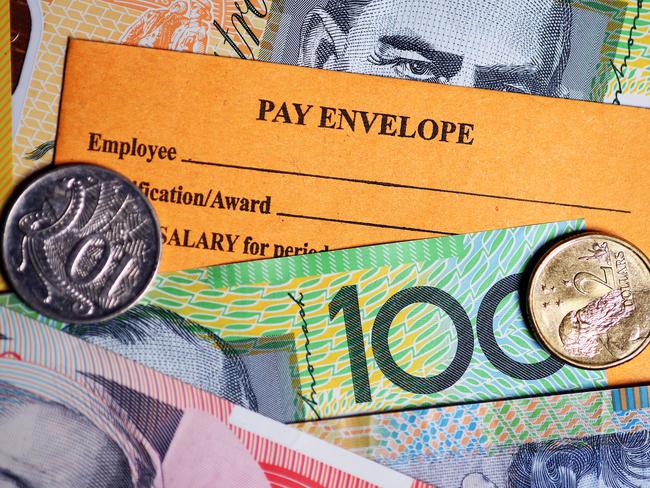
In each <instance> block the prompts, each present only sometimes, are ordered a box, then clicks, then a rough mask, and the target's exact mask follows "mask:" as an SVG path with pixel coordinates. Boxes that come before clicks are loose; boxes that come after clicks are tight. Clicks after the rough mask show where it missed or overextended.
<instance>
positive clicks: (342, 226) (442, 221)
mask: <svg viewBox="0 0 650 488" xmlns="http://www.w3.org/2000/svg"><path fill="white" fill-rule="evenodd" d="M648 127H650V111H648V110H646V109H637V108H629V107H614V106H606V105H602V104H597V103H590V102H577V101H571V100H558V99H553V98H544V97H536V96H528V95H521V94H512V93H498V92H494V91H488V90H479V89H468V88H458V87H451V86H443V85H435V84H427V83H421V82H412V81H404V80H395V79H387V78H380V77H373V76H367V75H357V74H348V73H338V72H331V71H322V70H314V69H309V68H300V67H292V66H281V65H277V64H270V63H263V62H248V61H242V60H236V59H228V58H220V57H215V56H205V55H194V54H184V53H177V52H169V51H162V50H154V49H145V48H137V47H128V46H121V45H113V44H103V43H97V42H89V41H77V40H72V41H70V44H69V47H68V56H67V63H66V69H65V77H64V90H63V96H62V102H61V111H60V121H59V128H58V136H57V143H56V154H55V160H56V162H57V163H73V162H88V163H94V164H99V165H102V166H105V167H108V168H111V169H113V170H116V171H118V172H120V173H123V174H125V175H127V176H128V177H129V178H130V179H132V180H133V181H134V182H135V183H136V184H137V185H138V186H139V187H140V189H141V190H142V191H143V192H144V193H145V194H146V195H147V196H148V198H149V199H150V200H151V202H152V203H153V205H154V207H155V209H156V210H157V212H158V216H159V218H160V222H161V228H162V234H163V238H164V242H165V245H164V251H163V263H162V268H161V269H162V270H163V271H168V270H174V269H183V268H190V267H198V266H202V265H208V264H219V263H227V262H235V261H243V260H250V259H256V258H268V257H277V256H288V255H296V254H304V253H311V252H317V251H321V250H328V249H336V248H344V247H352V246H358V245H365V244H373V243H383V242H389V241H397V240H404V239H415V238H419V237H431V236H436V235H445V234H456V233H466V232H471V231H480V230H485V229H492V228H501V227H511V226H518V225H523V224H532V223H541V222H548V221H556V220H562V219H573V218H576V217H585V218H586V219H587V223H588V225H589V227H590V228H591V229H593V230H600V231H605V232H609V233H612V234H615V235H619V236H621V237H624V238H626V239H629V240H631V241H632V242H634V243H636V245H638V246H639V247H640V248H642V249H643V250H645V251H646V252H650V231H649V230H648V227H647V225H646V224H647V219H648V216H649V215H650V212H649V210H650V196H648V181H649V180H650V165H649V164H648V160H649V158H648V156H649V152H650V149H649V148H650V146H649V145H648V144H647V136H648Z"/></svg>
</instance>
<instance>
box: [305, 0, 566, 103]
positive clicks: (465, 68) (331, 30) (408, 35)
mask: <svg viewBox="0 0 650 488" xmlns="http://www.w3.org/2000/svg"><path fill="white" fill-rule="evenodd" d="M320 4H321V6H317V7H315V8H313V9H312V10H311V11H310V12H309V13H308V14H307V15H306V16H305V19H304V21H303V25H302V31H301V34H300V48H299V49H300V57H299V62H300V64H302V65H306V66H312V67H319V68H329V69H335V70H341V71H352V72H357V73H366V74H376V75H383V76H391V77H397V78H407V79H414V80H421V81H428V82H434V83H448V84H452V85H460V86H473V87H479V88H490V89H495V90H501V91H514V92H523V93H531V94H537V95H547V96H555V97H558V96H562V97H563V96H567V95H568V92H567V91H566V90H565V89H564V87H563V86H562V77H563V74H564V70H565V68H566V66H567V62H568V60H569V54H570V50H571V30H572V5H571V2H570V0H531V1H529V2H521V1H519V0H499V1H495V0H481V1H478V2H477V1H475V0H445V1H440V2H428V1H427V2H424V1H422V0H412V1H408V2H407V1H402V0H328V1H327V2H326V3H324V2H320ZM296 8H297V7H296Z"/></svg>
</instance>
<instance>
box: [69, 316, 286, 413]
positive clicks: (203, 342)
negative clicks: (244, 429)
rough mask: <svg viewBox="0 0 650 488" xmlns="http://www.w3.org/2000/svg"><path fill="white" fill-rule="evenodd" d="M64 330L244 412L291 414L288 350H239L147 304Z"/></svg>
mask: <svg viewBox="0 0 650 488" xmlns="http://www.w3.org/2000/svg"><path fill="white" fill-rule="evenodd" d="M65 331H66V332H68V333H70V334H72V335H75V336H78V337H80V338H82V339H84V340H85V341H87V342H90V343H91V344H94V345H97V346H101V347H104V348H106V349H108V350H110V351H113V352H116V353H118V354H120V355H122V356H124V357H127V358H129V359H132V360H134V361H137V362H139V363H141V364H144V365H145V366H148V367H150V368H153V369H156V370H158V371H160V372H162V373H164V374H167V375H169V376H172V377H174V378H177V379H179V380H181V381H183V382H185V383H188V384H190V385H192V386H195V387H197V388H200V389H202V390H205V391H208V392H210V393H213V394H215V395H217V396H219V397H221V398H225V399H226V400H228V401H231V402H233V403H235V404H237V405H240V406H242V407H245V408H247V409H249V410H253V411H255V412H259V413H262V414H264V415H267V416H269V417H272V418H274V419H278V420H284V421H290V420H292V419H293V417H294V415H295V412H296V408H297V407H296V404H295V403H294V402H295V401H297V397H296V395H295V392H294V390H293V387H292V385H291V378H290V376H289V370H290V367H291V362H292V359H291V354H289V353H288V352H287V348H279V350H276V351H273V352H266V351H265V352H260V351H253V352H249V353H248V354H244V353H242V352H241V351H238V350H236V349H235V348H234V347H233V346H232V345H230V344H229V343H228V342H226V341H225V340H223V339H222V338H221V337H219V336H218V335H217V334H215V333H214V332H213V331H211V330H209V329H207V328H205V327H201V326H200V325H198V324H196V323H194V322H192V321H191V320H188V319H186V318H183V317H181V316H180V315H178V314H176V313H174V312H172V311H170V310H166V309H162V308H159V307H154V306H150V305H136V306H135V307H133V308H131V309H130V310H128V311H127V312H125V313H123V314H121V315H119V316H118V317H115V318H113V319H110V320H108V321H105V322H102V324H101V326H95V325H93V324H91V325H68V326H66V328H65ZM269 372H274V373H273V374H269ZM258 378H262V381H258Z"/></svg>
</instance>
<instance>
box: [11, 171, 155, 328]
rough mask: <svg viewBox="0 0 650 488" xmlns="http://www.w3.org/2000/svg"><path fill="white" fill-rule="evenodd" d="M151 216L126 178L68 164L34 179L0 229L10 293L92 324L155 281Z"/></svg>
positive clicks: (57, 314) (59, 316)
mask: <svg viewBox="0 0 650 488" xmlns="http://www.w3.org/2000/svg"><path fill="white" fill-rule="evenodd" d="M160 252H161V236H160V229H159V225H158V219H157V217H156V214H155V212H154V210H153V208H152V207H151V205H150V204H149V202H148V201H147V200H146V199H145V197H144V195H142V194H141V193H140V191H139V190H138V189H137V188H136V187H135V186H134V185H133V184H132V183H131V182H130V181H128V180H127V179H126V178H124V177H122V176H120V175H119V174H117V173H114V172H113V171H109V170H106V169H103V168H100V167H98V166H92V165H85V164H71V165H63V166H59V167H56V168H55V169H53V170H50V171H47V172H45V173H43V174H41V175H40V176H39V177H38V178H37V179H35V180H34V181H32V182H31V183H30V184H29V185H27V186H26V187H25V188H24V190H23V191H22V192H21V193H20V195H19V196H18V197H17V199H16V200H15V202H14V203H13V205H12V207H11V209H10V210H9V213H8V215H7V220H6V222H5V230H4V241H3V255H4V265H5V270H6V273H7V278H8V279H9V281H10V283H11V285H12V286H13V289H14V290H15V292H16V293H17V294H18V295H19V296H20V297H21V298H22V299H23V300H24V301H25V302H26V303H27V304H28V305H29V306H31V307H32V308H34V309H35V310H37V311H39V312H40V313H42V314H44V315H47V316H48V317H52V318H54V319H57V320H61V321H64V322H75V323H83V322H97V321H101V320H104V319H107V318H109V317H112V316H114V315H116V314H118V313H120V312H122V311H123V310H125V309H126V308H128V307H129V306H130V305H132V304H133V303H134V302H135V301H136V300H137V299H138V298H139V297H140V296H141V295H142V293H144V291H145V290H146V288H147V286H148V285H149V283H150V282H151V280H152V279H153V277H154V276H155V273H156V270H157V268H158V262H159V260H160Z"/></svg>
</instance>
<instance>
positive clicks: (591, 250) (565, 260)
mask: <svg viewBox="0 0 650 488" xmlns="http://www.w3.org/2000/svg"><path fill="white" fill-rule="evenodd" d="M528 309H529V314H530V317H531V320H532V322H533V326H534V329H535V332H536V333H537V336H538V337H539V339H540V340H541V342H542V343H543V344H544V345H545V346H546V347H547V348H548V349H549V350H550V351H551V352H552V353H554V354H556V355H557V356H559V357H560V358H562V359H563V360H564V361H566V362H568V363H571V364H574V365H576V366H579V367H583V368H589V369H599V368H607V367H611V366H616V365H617V364H620V363H623V362H625V361H628V360H630V359H632V358H633V357H634V356H636V355H637V354H639V353H640V352H641V351H642V350H643V349H644V348H645V347H646V345H647V344H648V342H650V262H649V261H648V259H647V258H646V257H645V256H644V254H643V253H642V252H641V251H640V250H639V249H637V248H636V247H634V246H633V245H632V244H630V243H629V242H626V241H624V240H622V239H617V238H614V237H611V236H606V235H601V234H592V233H587V234H583V235H580V236H577V237H572V238H570V239H567V240H565V241H563V242H561V243H559V244H558V245H556V246H554V247H553V248H552V249H551V250H550V251H548V252H547V253H546V255H545V256H544V257H543V258H542V259H541V261H540V263H539V264H538V265H537V267H536V269H535V271H534V272H533V276H532V279H531V282H530V288H529V291H528Z"/></svg>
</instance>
